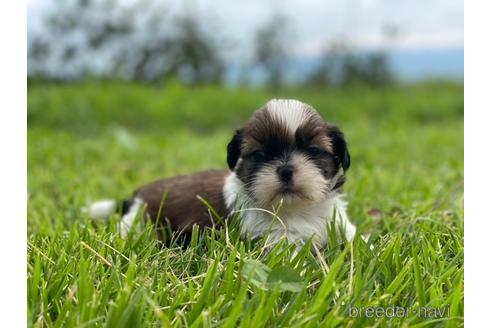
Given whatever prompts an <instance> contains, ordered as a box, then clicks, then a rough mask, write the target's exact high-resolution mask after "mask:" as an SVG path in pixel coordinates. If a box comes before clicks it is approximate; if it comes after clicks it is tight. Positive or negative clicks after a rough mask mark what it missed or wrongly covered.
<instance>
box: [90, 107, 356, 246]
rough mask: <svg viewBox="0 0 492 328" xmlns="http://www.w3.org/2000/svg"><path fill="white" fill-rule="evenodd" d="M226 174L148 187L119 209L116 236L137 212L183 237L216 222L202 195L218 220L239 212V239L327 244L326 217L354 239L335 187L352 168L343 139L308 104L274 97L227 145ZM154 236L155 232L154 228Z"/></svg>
mask: <svg viewBox="0 0 492 328" xmlns="http://www.w3.org/2000/svg"><path fill="white" fill-rule="evenodd" d="M227 162H228V164H229V168H230V169H231V171H225V170H210V171H204V172H200V173H196V174H193V175H189V176H180V177H174V178H170V179H164V180H159V181H155V182H152V183H150V184H147V185H145V186H143V187H141V188H139V189H137V191H136V192H135V193H134V195H133V197H132V198H131V199H130V201H128V202H126V205H127V206H124V208H123V214H124V215H123V217H122V220H121V222H120V231H121V233H122V234H126V232H127V231H128V229H129V227H130V226H131V225H132V223H133V221H134V220H135V217H136V216H137V214H138V213H139V211H140V209H141V208H142V207H144V208H145V214H146V215H145V216H146V217H149V218H150V219H151V220H152V221H153V222H154V223H156V225H157V228H160V227H161V226H162V225H167V224H169V225H170V227H171V228H172V229H174V230H181V231H184V232H189V231H190V230H191V228H192V226H193V225H195V224H196V225H198V226H200V227H205V226H211V225H212V224H214V223H217V222H214V221H215V218H214V216H213V215H212V213H211V212H210V210H209V208H208V207H207V206H206V205H205V204H204V202H203V200H201V199H200V198H203V199H204V200H206V202H207V203H208V204H209V205H211V207H212V208H213V209H214V210H215V211H216V212H217V213H218V214H219V216H221V217H222V218H224V219H226V220H227V219H228V218H229V217H231V214H234V213H237V214H238V217H239V224H240V229H241V235H242V236H243V237H246V238H256V237H261V236H263V235H265V234H268V238H269V240H271V242H272V243H275V242H278V241H279V240H281V239H282V238H283V237H285V238H287V240H288V241H289V242H292V243H295V244H298V245H302V244H303V243H305V242H306V241H307V240H308V239H310V238H313V241H314V243H315V244H316V245H317V246H319V247H322V246H324V245H326V243H327V238H328V235H327V225H328V223H329V222H331V220H332V219H335V220H336V224H337V226H338V227H340V228H343V229H344V231H345V237H346V238H347V239H348V240H352V239H353V237H354V235H355V227H354V226H353V225H352V224H351V223H350V221H349V219H348V216H347V214H346V203H345V202H344V201H343V193H342V191H341V187H342V185H343V183H344V182H345V172H346V170H347V169H348V167H349V166H350V155H349V153H348V149H347V145H346V143H345V139H344V137H343V134H342V133H341V132H340V130H339V129H338V128H337V127H335V126H332V125H328V124H326V123H325V122H324V120H323V119H322V118H321V117H320V116H319V114H318V113H317V112H316V111H315V110H314V109H313V108H312V107H310V106H309V105H306V104H304V103H301V102H299V101H296V100H272V101H270V102H268V103H267V104H266V105H265V106H264V107H262V108H260V109H259V110H258V111H256V112H255V114H254V115H253V117H252V118H251V120H250V121H249V122H248V123H247V124H246V125H245V126H244V128H242V129H241V130H238V131H237V132H236V134H235V135H234V137H233V138H232V140H231V142H230V143H229V145H228V147H227ZM115 207H116V203H115V202H112V203H111V202H107V201H106V203H96V204H93V205H92V206H91V208H90V210H89V211H90V215H91V216H93V217H100V218H106V217H109V215H110V214H111V213H112V211H114V209H115ZM158 231H159V230H158Z"/></svg>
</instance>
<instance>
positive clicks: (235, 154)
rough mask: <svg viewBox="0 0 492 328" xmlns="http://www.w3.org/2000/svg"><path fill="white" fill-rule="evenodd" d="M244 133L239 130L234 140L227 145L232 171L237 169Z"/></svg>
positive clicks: (228, 162) (228, 159) (228, 160)
mask: <svg viewBox="0 0 492 328" xmlns="http://www.w3.org/2000/svg"><path fill="white" fill-rule="evenodd" d="M242 140H243V137H242V131H241V130H237V131H236V133H235V134H234V136H233V137H232V140H231V141H230V142H229V144H228V145H227V164H228V165H229V168H230V169H231V170H233V169H234V167H236V163H237V161H238V159H239V156H241V143H242Z"/></svg>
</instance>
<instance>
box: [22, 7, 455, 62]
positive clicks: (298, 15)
mask: <svg viewBox="0 0 492 328" xmlns="http://www.w3.org/2000/svg"><path fill="white" fill-rule="evenodd" d="M58 1H62V0H58ZM136 1H142V0H119V2H120V3H122V4H123V5H131V4H132V3H134V2H136ZM157 1H158V0H157ZM56 2H57V0H28V33H31V32H32V31H37V30H39V28H40V18H41V16H42V15H43V13H44V12H46V11H47V10H49V8H50V7H51V6H53V5H54V3H56ZM162 2H163V3H164V4H168V6H167V7H168V8H169V11H170V12H171V13H172V12H173V11H174V12H179V11H180V10H182V9H183V8H185V7H186V6H188V7H193V8H195V9H196V8H198V10H199V11H201V12H203V13H205V15H206V17H211V18H212V19H210V21H211V25H214V24H215V25H216V26H219V28H220V31H221V32H223V34H225V35H226V36H228V37H230V38H231V39H233V40H236V43H235V45H234V46H233V47H230V48H231V50H230V52H229V56H231V57H237V58H239V59H241V58H242V57H248V56H251V48H252V47H251V46H250V45H251V42H252V39H253V32H254V31H255V30H256V29H257V28H258V26H260V25H262V24H263V23H265V22H266V21H267V20H268V19H269V18H270V17H271V16H272V14H274V13H276V12H281V13H282V14H285V15H286V16H287V17H288V19H289V23H290V26H291V30H292V37H291V42H292V46H291V47H290V51H291V53H292V55H293V56H295V57H298V58H313V57H316V56H319V55H320V54H321V53H322V51H323V49H324V48H325V47H326V46H327V44H329V43H330V42H333V41H336V40H344V41H348V42H349V43H350V44H351V45H352V46H353V47H354V48H355V49H359V50H361V51H366V50H373V49H384V50H387V51H388V52H391V53H393V54H396V55H399V56H400V57H402V56H401V55H402V54H403V57H402V58H407V57H408V56H410V57H411V56H412V54H413V55H414V57H415V56H417V57H418V55H419V54H420V55H422V56H424V57H425V56H426V54H428V55H429V56H430V57H429V58H431V57H432V55H433V56H434V57H435V56H436V54H437V57H436V58H435V60H436V64H439V63H440V62H443V63H444V64H446V63H447V62H449V64H450V65H451V66H453V67H451V66H450V69H456V67H455V66H456V65H458V66H460V67H462V66H463V63H462V59H460V58H459V57H460V56H462V55H458V57H456V52H458V53H461V54H462V53H463V40H464V19H463V10H464V9H463V0H270V1H268V0H267V1H265V0H247V1H231V0H194V1H193V0H188V1H171V0H163V1H162ZM177 3H179V5H176V4H177ZM383 27H390V28H391V29H392V30H393V31H394V30H395V28H396V31H398V33H397V34H396V36H395V37H393V38H388V37H387V35H386V37H385V35H384V33H382V31H383ZM448 52H452V54H448ZM443 54H445V56H447V57H446V58H445V59H442V58H440V57H439V56H442V55H443ZM424 57H423V58H424ZM438 57H439V58H438ZM412 58H413V57H412ZM414 59H415V58H413V63H414V64H415V60H414ZM455 59H457V60H458V61H459V60H461V63H455V62H453V60H455ZM398 60H400V61H401V60H402V59H401V58H400V59H397V60H396V61H397V62H398ZM417 62H418V60H417ZM425 64H426V65H425V67H427V68H429V69H431V70H432V67H433V66H434V64H433V63H432V62H427V63H425ZM405 65H406V64H405V62H403V66H405ZM441 66H442V65H441ZM460 67H459V68H458V70H459V69H461V68H460ZM427 68H426V69H427ZM445 70H446V69H444V71H445Z"/></svg>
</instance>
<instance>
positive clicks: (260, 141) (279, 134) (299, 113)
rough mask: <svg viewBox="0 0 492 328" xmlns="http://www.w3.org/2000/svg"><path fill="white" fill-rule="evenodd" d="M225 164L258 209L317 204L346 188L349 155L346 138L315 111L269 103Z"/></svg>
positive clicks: (240, 137)
mask: <svg viewBox="0 0 492 328" xmlns="http://www.w3.org/2000/svg"><path fill="white" fill-rule="evenodd" d="M227 162H228V164H229V167H230V169H231V170H233V171H235V173H236V175H237V177H238V178H239V180H240V181H241V183H242V184H243V188H244V190H245V191H246V192H247V193H248V195H249V196H250V197H251V198H252V199H254V200H255V202H256V203H257V204H258V205H260V206H271V205H275V204H277V203H278V202H279V201H280V200H283V201H284V202H285V203H296V204H297V203H306V202H309V203H313V202H314V203H315V202H319V201H322V200H324V199H325V198H326V197H328V195H329V194H330V192H331V191H334V190H336V189H338V188H340V187H341V185H343V183H344V175H343V173H344V172H345V171H346V170H347V169H348V168H349V166H350V155H349V152H348V149H347V144H346V142H345V139H344V137H343V134H342V132H341V131H340V130H339V129H338V128H337V127H336V126H333V125H329V124H327V123H326V122H325V121H324V120H323V119H322V118H321V116H320V115H319V114H318V113H317V112H316V110H315V109H314V108H312V107H311V106H309V105H307V104H304V103H302V102H300V101H297V100H271V101H269V102H268V103H267V104H266V105H265V106H263V107H262V108H260V109H259V110H257V111H256V112H255V113H254V114H253V117H252V118H251V119H250V120H249V121H248V123H247V124H246V125H245V126H244V127H243V128H242V129H240V130H238V131H236V134H235V135H234V137H233V138H232V140H231V142H230V143H229V145H228V147H227Z"/></svg>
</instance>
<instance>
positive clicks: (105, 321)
mask: <svg viewBox="0 0 492 328" xmlns="http://www.w3.org/2000/svg"><path fill="white" fill-rule="evenodd" d="M273 97H289V98H298V99H300V100H302V101H305V102H307V103H309V104H311V105H313V106H314V107H316V108H317V109H318V110H319V111H320V112H321V114H322V115H323V116H324V117H325V118H326V119H327V120H328V121H330V122H334V123H336V124H338V125H339V126H340V127H341V128H342V130H343V131H344V132H345V134H346V138H347V140H348V143H349V149H350V152H351V155H352V163H353V164H352V167H351V168H350V170H349V172H348V181H347V183H346V187H345V190H346V192H347V198H348V200H349V201H350V205H349V214H350V216H351V219H352V222H354V223H355V224H357V226H358V228H359V231H360V233H362V234H369V235H370V236H371V238H370V242H371V243H372V244H373V249H370V248H369V246H368V245H366V244H365V243H364V242H362V241H361V239H360V238H359V237H357V238H356V240H355V242H354V244H353V247H351V246H350V245H345V247H340V246H339V245H335V244H333V243H332V244H331V245H330V246H329V247H327V249H325V250H323V252H322V253H319V254H316V253H314V254H313V253H311V252H309V251H308V249H307V248H306V249H305V250H304V251H302V252H301V253H299V254H298V255H297V256H296V257H294V256H293V255H292V248H291V247H289V246H288V245H284V244H280V245H279V246H278V247H276V248H275V249H274V250H273V251H272V252H271V253H268V254H265V252H263V251H262V247H261V244H258V243H257V244H251V243H249V242H243V241H241V240H240V239H239V238H238V233H237V230H236V229H235V228H234V227H230V229H229V231H227V233H226V231H224V230H213V229H210V230H207V231H205V233H204V234H203V236H201V237H200V238H198V234H195V236H194V237H196V238H194V239H193V241H192V246H191V247H189V248H186V249H181V248H179V247H174V246H171V247H168V248H163V247H161V246H160V245H159V244H158V242H156V240H155V239H154V235H153V232H152V230H151V227H143V228H142V229H135V230H134V231H133V232H132V233H131V234H130V236H129V237H128V238H127V239H122V238H120V237H119V236H118V235H117V234H116V233H115V231H116V230H115V225H114V222H113V223H112V224H109V225H106V224H101V223H97V224H96V223H93V222H91V221H90V220H88V218H87V217H85V216H84V215H83V214H81V212H80V208H81V207H82V206H84V205H85V204H87V203H89V202H90V201H93V200H96V199H99V198H105V197H111V198H123V197H126V196H128V195H130V193H131V192H132V191H133V189H134V188H135V187H136V186H138V185H140V184H142V183H144V182H148V181H150V180H153V179H156V178H160V177H167V176H172V175H176V174H185V173H190V172H193V171H198V170H202V169H207V168H225V167H226V161H225V146H226V144H227V142H228V141H229V139H230V138H231V136H232V131H233V129H234V128H237V127H239V126H240V124H241V123H242V122H244V121H245V120H246V119H247V118H248V117H249V115H250V114H251V113H252V112H253V111H254V110H255V109H256V108H258V107H259V106H260V105H262V104H263V103H264V102H265V101H266V100H268V99H269V98H273ZM28 191H29V195H30V197H29V202H28V218H27V219H28V268H27V269H28V281H27V284H28V295H27V302H28V313H27V317H28V322H29V325H32V326H36V327H47V326H49V327H92V326H94V327H96V326H109V327H140V326H143V327H149V326H164V327H168V326H176V327H202V326H203V327H213V326H221V327H222V326H223V327H237V326H241V327H263V326H267V327H272V326H279V327H281V326H288V327H334V326H339V327H368V326H383V327H385V326H390V327H399V326H411V327H423V326H438V327H456V326H462V325H463V315H464V310H463V307H464V300H463V297H464V291H463V283H464V280H463V276H464V267H463V86H462V85H453V84H443V83H441V84H430V83H429V84H419V85H414V86H405V87H404V86H401V87H395V88H390V89H385V90H372V89H359V88H354V89H350V90H322V89H319V90H315V89H309V90H306V89H286V90H283V91H279V92H273V91H269V90H263V89H234V90H224V89H221V88H219V87H214V86H209V87H198V88H186V87H183V86H180V85H179V84H171V85H169V86H168V87H166V88H164V87H149V86H142V85H134V84H125V83H114V82H104V83H103V82H86V83H81V84H73V85H57V84H41V83H32V84H29V86H28ZM378 306H380V307H386V309H388V308H391V307H402V308H405V309H406V312H405V314H404V315H402V313H401V312H396V313H395V311H394V315H393V317H392V316H391V311H389V312H387V313H386V316H383V317H377V316H376V314H378V315H379V316H380V314H381V313H380V312H378V313H376V311H375V308H373V309H374V313H372V316H371V312H370V310H369V312H364V315H361V313H362V309H361V307H365V308H366V309H367V308H370V307H378ZM442 309H444V310H445V312H444V317H442V318H441V317H440V315H439V313H438V312H437V310H442ZM356 310H357V311H358V313H357V315H356V313H355V312H356ZM364 311H366V310H364ZM426 315H427V317H425V316H426ZM369 316H371V317H369Z"/></svg>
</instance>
